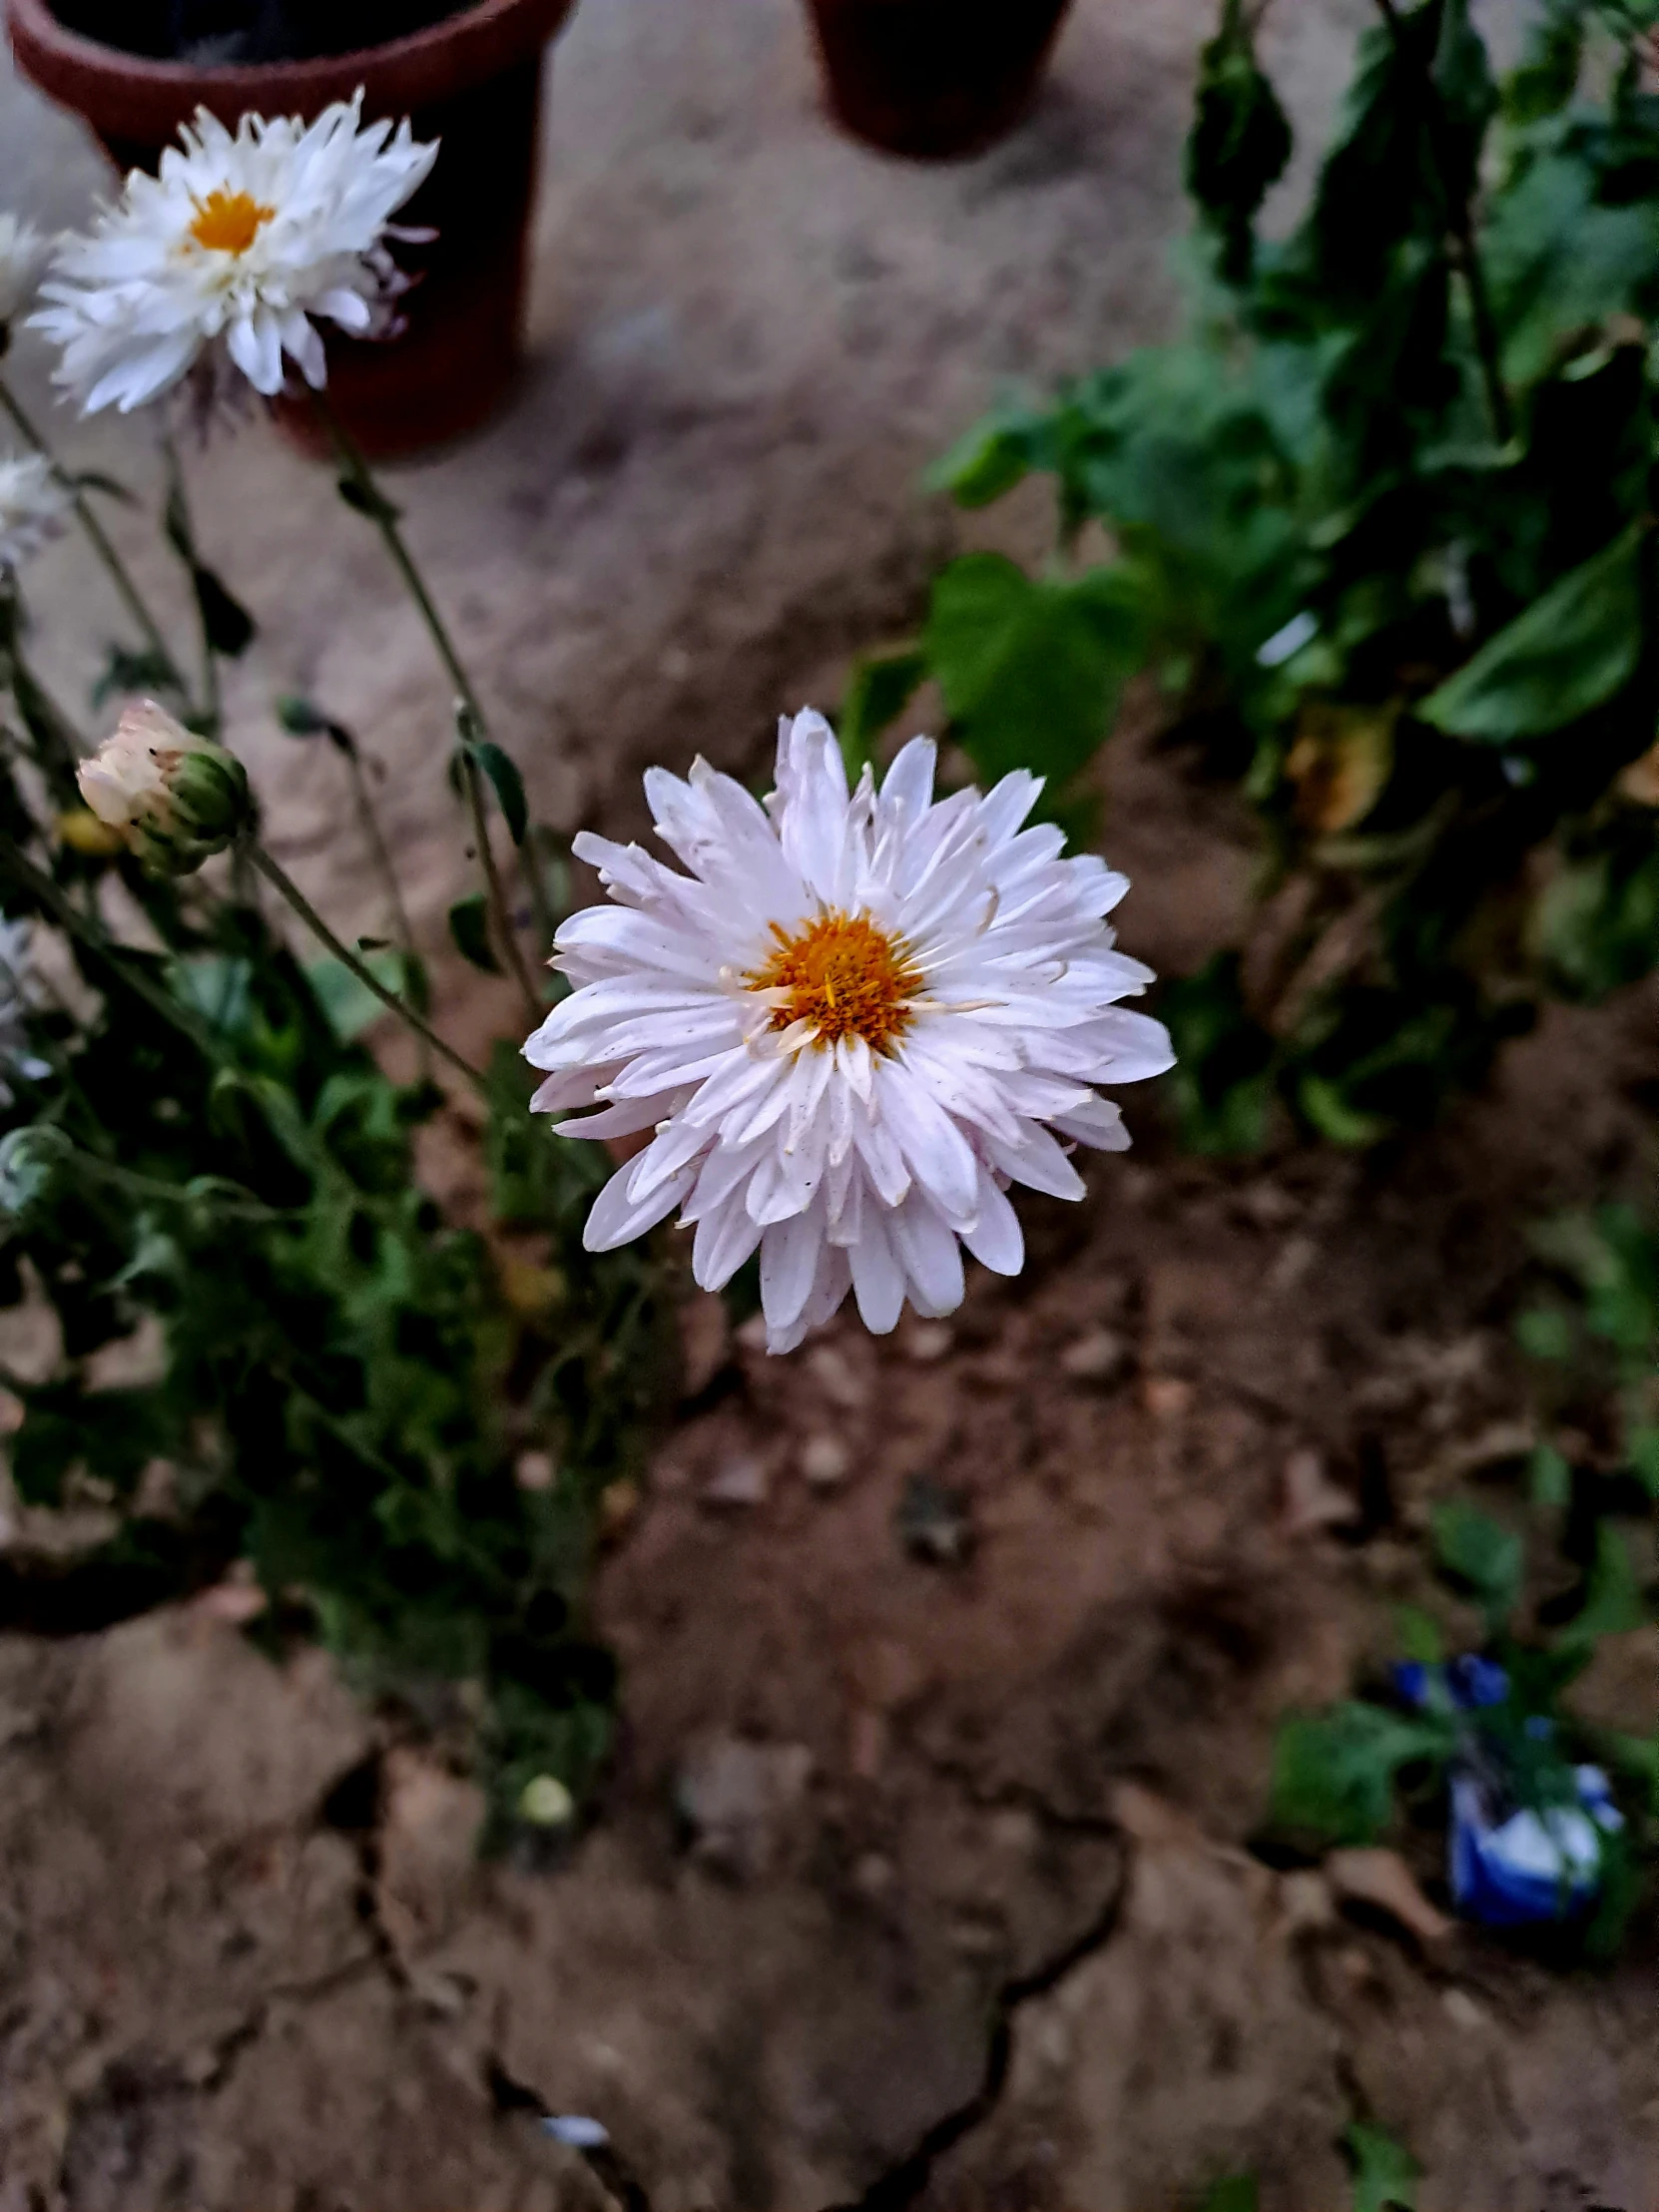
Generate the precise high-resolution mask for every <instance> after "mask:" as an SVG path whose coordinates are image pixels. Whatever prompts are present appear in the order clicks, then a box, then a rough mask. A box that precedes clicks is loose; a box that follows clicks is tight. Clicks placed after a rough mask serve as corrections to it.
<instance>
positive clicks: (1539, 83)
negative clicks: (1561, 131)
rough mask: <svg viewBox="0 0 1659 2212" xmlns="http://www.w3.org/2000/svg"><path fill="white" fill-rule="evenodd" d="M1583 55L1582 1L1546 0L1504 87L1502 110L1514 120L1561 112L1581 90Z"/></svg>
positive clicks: (1532, 119)
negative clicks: (1579, 80) (1580, 71)
mask: <svg viewBox="0 0 1659 2212" xmlns="http://www.w3.org/2000/svg"><path fill="white" fill-rule="evenodd" d="M1583 58H1584V6H1583V0H1546V5H1545V6H1544V8H1543V10H1542V11H1541V13H1540V15H1539V17H1538V19H1537V20H1536V21H1535V22H1534V23H1533V25H1532V27H1531V29H1530V31H1529V32H1528V34H1527V40H1526V45H1525V46H1524V48H1523V49H1522V51H1521V58H1520V60H1519V62H1518V63H1517V64H1516V65H1515V67H1514V68H1513V69H1512V70H1511V71H1510V73H1509V75H1508V76H1507V78H1505V80H1504V85H1503V112H1504V114H1505V115H1506V116H1507V117H1508V119H1509V121H1510V122H1511V123H1514V124H1519V125H1525V124H1528V123H1538V122H1541V121H1542V120H1543V118H1544V117H1545V116H1550V115H1558V114H1559V113H1560V111H1561V110H1562V109H1563V108H1564V107H1565V106H1566V105H1567V103H1568V101H1569V100H1571V98H1572V96H1573V94H1574V92H1575V91H1576V90H1577V89H1578V72H1579V68H1580V66H1581V65H1582V62H1583Z"/></svg>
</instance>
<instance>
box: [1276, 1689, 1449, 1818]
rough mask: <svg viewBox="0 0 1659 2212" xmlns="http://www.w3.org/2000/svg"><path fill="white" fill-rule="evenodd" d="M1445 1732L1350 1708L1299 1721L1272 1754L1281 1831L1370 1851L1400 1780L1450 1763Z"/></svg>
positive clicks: (1294, 1717)
mask: <svg viewBox="0 0 1659 2212" xmlns="http://www.w3.org/2000/svg"><path fill="white" fill-rule="evenodd" d="M1450 1749H1451V1738H1450V1736H1449V1734H1448V1733H1447V1729H1446V1727H1445V1724H1444V1723H1443V1722H1441V1721H1438V1720H1436V1719H1433V1718H1424V1719H1420V1720H1419V1719H1406V1718H1404V1717H1402V1716H1401V1715H1399V1714H1397V1713H1389V1712H1386V1711H1384V1709H1383V1707H1382V1706H1380V1705H1366V1704H1362V1703H1359V1702H1358V1701H1351V1702H1350V1703H1348V1704H1344V1705H1335V1706H1333V1707H1332V1708H1331V1710H1330V1711H1329V1712H1327V1713H1318V1714H1308V1713H1293V1714H1290V1715H1288V1716H1287V1717H1286V1718H1285V1719H1284V1720H1283V1721H1282V1722H1281V1723H1280V1726H1279V1734H1278V1737H1277V1739H1276V1741H1275V1744H1274V1753H1273V1818H1274V1821H1275V1823H1276V1825H1278V1826H1280V1827H1282V1828H1286V1829H1289V1830H1292V1831H1293V1832H1302V1833H1307V1834H1311V1835H1314V1836H1317V1837H1319V1838H1321V1839H1322V1840H1325V1841H1328V1842H1330V1843H1333V1844H1371V1843H1375V1842H1376V1841H1377V1839H1378V1837H1379V1836H1381V1835H1382V1834H1383V1830H1384V1829H1385V1828H1386V1827H1387V1826H1388V1823H1389V1822H1390V1820H1391V1819H1392V1818H1393V1789H1394V1777H1395V1775H1396V1774H1397V1773H1398V1771H1399V1769H1400V1768H1401V1767H1403V1766H1406V1765H1408V1764H1409V1763H1410V1762H1411V1761H1413V1760H1417V1759H1434V1760H1443V1759H1444V1758H1445V1757H1447V1756H1448V1754H1449V1752H1450Z"/></svg>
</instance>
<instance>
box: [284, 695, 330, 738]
mask: <svg viewBox="0 0 1659 2212" xmlns="http://www.w3.org/2000/svg"><path fill="white" fill-rule="evenodd" d="M327 727H328V718H327V716H326V715H325V714H324V713H323V712H322V709H321V708H320V707H315V706H313V705H312V704H311V702H310V701H309V700H308V699H303V698H301V697H300V695H299V694H298V693H297V692H283V693H282V695H281V697H280V698H279V699H278V700H277V728H278V729H280V730H283V731H285V732H286V733H287V735H288V736H289V737H290V738H319V737H321V736H322V734H323V732H324V731H325V730H326V729H327Z"/></svg>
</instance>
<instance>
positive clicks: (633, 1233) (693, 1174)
mask: <svg viewBox="0 0 1659 2212" xmlns="http://www.w3.org/2000/svg"><path fill="white" fill-rule="evenodd" d="M633 1173H634V1163H633V1162H632V1161H631V1160H630V1161H629V1163H628V1165H627V1166H626V1167H624V1168H618V1170H617V1172H616V1173H615V1175H613V1176H612V1177H611V1180H610V1181H609V1182H608V1183H607V1184H606V1186H605V1188H604V1189H603V1190H602V1191H601V1192H600V1194H599V1196H598V1197H597V1198H596V1199H595V1200H594V1202H593V1211H592V1213H590V1214H589V1216H588V1219H587V1226H586V1228H584V1230H583V1231H582V1243H583V1244H584V1246H585V1247H586V1248H587V1250H588V1251H589V1252H614V1251H615V1250H616V1248H617V1246H618V1245H625V1244H631V1243H632V1242H633V1240H634V1238H636V1237H642V1236H644V1234H645V1232H646V1231H647V1230H648V1229H655V1228H656V1226H657V1224H658V1222H660V1221H662V1220H664V1219H665V1218H666V1217H667V1216H668V1215H669V1214H672V1213H673V1211H674V1209H675V1207H676V1206H677V1205H678V1204H679V1203H680V1201H681V1199H682V1198H684V1197H686V1196H687V1195H688V1194H689V1193H690V1190H691V1187H692V1185H693V1184H694V1183H695V1182H696V1181H697V1170H696V1169H695V1168H682V1169H681V1171H680V1173H679V1174H678V1175H673V1176H670V1177H669V1179H668V1181H667V1182H666V1183H662V1184H659V1185H658V1187H657V1188H656V1189H655V1190H654V1191H653V1192H652V1193H651V1196H650V1197H649V1198H647V1199H643V1200H641V1201H640V1202H639V1203H638V1204H636V1203H635V1202H634V1200H633V1199H631V1198H630V1197H629V1196H628V1186H629V1183H630V1182H631V1180H632V1178H633Z"/></svg>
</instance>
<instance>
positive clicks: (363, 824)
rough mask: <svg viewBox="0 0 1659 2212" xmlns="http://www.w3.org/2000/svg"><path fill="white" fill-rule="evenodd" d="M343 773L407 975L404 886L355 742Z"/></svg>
mask: <svg viewBox="0 0 1659 2212" xmlns="http://www.w3.org/2000/svg"><path fill="white" fill-rule="evenodd" d="M345 770H346V774H347V775H348V776H349V777H350V779H351V799H352V804H353V805H354V806H355V808H356V810H357V827H358V828H359V829H360V830H361V831H362V833H363V842H364V843H365V844H366V845H367V846H368V852H369V858H370V859H371V860H372V862H373V864H374V872H375V873H376V874H377V875H378V876H379V878H380V887H381V889H382V890H383V891H384V892H385V895H386V905H387V907H388V909H389V910H390V914H391V922H392V927H393V929H394V930H395V931H396V933H397V946H398V950H399V951H400V952H401V953H402V955H403V972H404V975H405V976H407V975H408V973H409V971H410V969H411V968H412V966H413V964H414V957H415V943H414V927H413V924H412V923H411V922H410V920H409V910H408V908H407V906H405V905H404V903H403V886H402V885H401V884H400V883H399V882H398V880H397V870H396V868H395V867H394V866H393V865H392V858H391V851H390V848H389V847H388V845H387V843H386V838H385V832H384V830H382V829H381V828H380V817H379V815H378V814H377V813H376V812H375V807H374V795H373V793H372V792H371V791H370V790H369V788H368V771H367V770H366V769H365V768H364V766H363V761H362V756H361V755H360V754H359V753H358V751H357V748H356V745H355V744H354V743H353V744H351V745H349V746H348V747H347V749H346V754H345ZM419 1044H420V1070H421V1074H422V1075H426V1074H428V1073H429V1072H430V1068H431V1047H430V1046H429V1045H428V1043H427V1042H426V1039H425V1038H424V1037H422V1038H420V1039H419Z"/></svg>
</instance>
